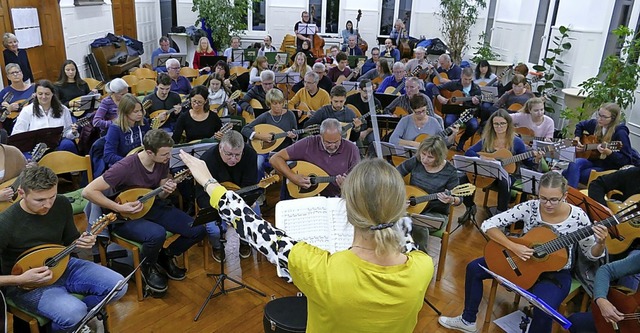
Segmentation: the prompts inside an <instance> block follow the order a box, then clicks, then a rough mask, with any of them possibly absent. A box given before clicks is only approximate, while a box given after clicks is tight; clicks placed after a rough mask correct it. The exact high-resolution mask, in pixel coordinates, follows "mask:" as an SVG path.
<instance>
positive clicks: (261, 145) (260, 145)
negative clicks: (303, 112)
mask: <svg viewBox="0 0 640 333" xmlns="http://www.w3.org/2000/svg"><path fill="white" fill-rule="evenodd" d="M254 132H256V134H258V133H260V134H266V133H268V134H271V137H272V139H271V141H263V140H260V139H256V138H255V136H254V139H253V140H251V146H252V147H253V149H255V151H256V153H258V154H267V153H270V152H272V151H274V150H276V149H277V148H278V147H280V145H281V144H282V142H284V140H285V139H286V138H287V132H285V131H283V130H282V129H281V128H280V127H278V126H274V125H270V124H258V125H256V126H255V127H254ZM292 132H293V133H294V134H295V135H298V134H303V133H309V134H317V133H319V132H320V126H318V125H311V126H308V127H306V128H302V129H297V130H292Z"/></svg>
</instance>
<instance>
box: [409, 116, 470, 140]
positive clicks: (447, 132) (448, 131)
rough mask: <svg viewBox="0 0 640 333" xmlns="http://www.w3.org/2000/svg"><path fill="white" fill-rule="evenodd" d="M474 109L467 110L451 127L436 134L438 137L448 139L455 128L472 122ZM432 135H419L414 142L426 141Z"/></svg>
mask: <svg viewBox="0 0 640 333" xmlns="http://www.w3.org/2000/svg"><path fill="white" fill-rule="evenodd" d="M473 111H474V110H473V109H468V110H465V111H464V112H463V113H462V114H461V115H460V118H458V119H456V121H455V122H454V123H453V124H451V126H449V127H447V128H445V129H443V130H442V131H440V132H438V133H436V135H439V136H441V137H443V138H446V137H448V136H449V135H451V134H452V133H453V127H455V126H456V125H457V126H461V125H462V124H464V123H466V122H467V121H469V120H471V118H473ZM429 136H430V135H429V134H426V133H422V134H420V135H418V136H417V137H416V138H415V139H414V140H413V141H415V142H422V141H424V140H426V139H427V138H428V137H429Z"/></svg>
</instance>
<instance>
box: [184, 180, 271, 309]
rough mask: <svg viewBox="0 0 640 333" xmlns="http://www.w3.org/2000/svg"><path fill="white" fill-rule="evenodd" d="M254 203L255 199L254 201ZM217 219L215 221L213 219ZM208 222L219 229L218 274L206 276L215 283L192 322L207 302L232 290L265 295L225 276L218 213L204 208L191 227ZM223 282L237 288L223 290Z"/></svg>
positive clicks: (220, 221)
mask: <svg viewBox="0 0 640 333" xmlns="http://www.w3.org/2000/svg"><path fill="white" fill-rule="evenodd" d="M251 193H252V192H249V193H247V194H251ZM258 196H259V195H257V196H256V197H255V198H256V199H257V198H258ZM254 201H255V199H254ZM215 218H217V219H215ZM210 222H215V224H216V225H217V226H218V228H219V229H220V245H221V252H222V258H221V259H220V273H219V274H207V276H211V277H214V278H215V279H216V283H215V284H214V285H213V288H211V291H210V292H209V295H207V298H206V299H205V300H204V303H202V306H201V307H200V310H199V311H198V313H197V314H196V317H195V318H193V321H198V319H199V318H200V315H201V314H202V311H204V308H205V307H206V306H207V304H208V303H209V301H210V300H211V299H213V298H215V297H218V296H220V295H226V294H227V293H230V292H232V291H234V290H239V289H244V288H247V289H249V290H251V291H253V292H254V293H256V294H258V295H260V296H262V297H266V296H267V294H265V293H263V292H262V291H260V290H258V289H256V288H253V287H251V286H248V285H246V284H244V283H242V282H240V281H238V280H236V279H234V278H231V277H229V276H228V275H227V274H225V272H224V262H225V251H224V244H225V243H226V242H227V240H226V238H225V234H226V232H222V223H225V222H222V219H221V218H220V214H219V213H218V211H217V210H216V209H215V208H213V207H211V208H205V209H202V210H200V211H199V212H198V216H197V217H196V219H195V220H194V221H193V225H194V226H196V225H201V224H205V223H210ZM225 280H230V281H231V282H233V283H235V284H237V285H238V286H236V287H233V288H229V289H225V287H224V281H225ZM218 288H220V291H218V292H216V289H218Z"/></svg>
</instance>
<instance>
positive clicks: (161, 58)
mask: <svg viewBox="0 0 640 333" xmlns="http://www.w3.org/2000/svg"><path fill="white" fill-rule="evenodd" d="M169 58H173V53H161V54H159V55H158V56H157V57H156V63H155V64H154V67H156V68H157V67H166V64H165V63H166V62H167V60H169Z"/></svg>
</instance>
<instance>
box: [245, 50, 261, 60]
mask: <svg viewBox="0 0 640 333" xmlns="http://www.w3.org/2000/svg"><path fill="white" fill-rule="evenodd" d="M243 56H244V60H245V61H248V62H249V63H252V62H254V61H255V60H256V57H257V56H258V49H244V54H243Z"/></svg>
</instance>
